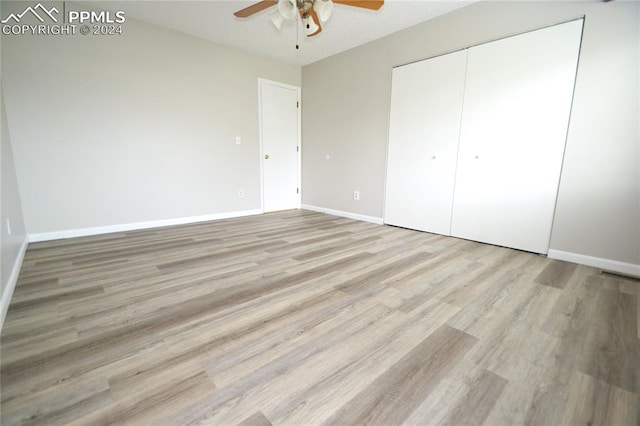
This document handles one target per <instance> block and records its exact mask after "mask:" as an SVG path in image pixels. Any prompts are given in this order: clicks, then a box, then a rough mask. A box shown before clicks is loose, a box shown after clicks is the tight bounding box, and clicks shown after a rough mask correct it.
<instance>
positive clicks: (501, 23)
mask: <svg viewBox="0 0 640 426" xmlns="http://www.w3.org/2000/svg"><path fill="white" fill-rule="evenodd" d="M639 9H640V3H638V2H625V1H615V2H608V3H605V2H570V1H569V2H560V1H554V2H479V3H476V4H473V5H471V6H468V7H465V8H463V9H460V10H457V11H454V12H452V13H450V14H447V15H444V16H441V17H439V18H436V19H434V20H432V21H428V22H425V23H422V24H419V25H417V26H414V27H411V28H409V29H407V30H404V31H401V32H398V33H395V34H392V35H390V36H388V37H385V38H383V39H380V40H377V41H374V42H372V43H369V44H367V45H365V46H361V47H359V48H356V49H353V50H350V51H348V52H344V53H342V54H339V55H336V56H333V57H331V58H328V59H325V60H323V61H319V62H316V63H314V64H311V65H308V66H305V67H303V69H302V81H303V88H304V90H303V105H304V108H303V111H302V112H303V141H304V149H303V204H305V205H312V206H316V207H321V208H326V209H331V210H337V211H343V212H348V213H355V214H360V215H365V216H369V217H378V218H380V217H382V215H383V197H384V193H383V192H384V179H385V161H386V146H387V134H388V122H389V105H390V93H391V69H392V67H393V66H396V65H401V64H405V63H409V62H413V61H416V60H420V59H424V58H428V57H431V56H435V55H438V54H442V53H445V52H450V51H454V50H458V49H461V48H464V47H468V46H471V45H475V44H479V43H482V42H486V41H490V40H495V39H498V38H502V37H505V36H508V35H512V34H516V33H520V32H524V31H528V30H532V29H536V28H540V27H543V26H548V25H552V24H556V23H559V22H563V21H567V20H571V19H575V18H578V17H582V16H585V17H586V18H585V27H584V40H583V44H582V53H581V58H580V65H579V70H578V75H577V86H576V93H575V101H574V110H573V115H572V119H571V124H570V132H569V138H568V142H567V149H566V156H565V162H564V170H563V174H562V181H561V186H560V192H559V199H558V205H557V211H556V217H555V224H554V228H553V234H552V243H551V249H552V250H551V251H550V254H551V252H552V251H553V252H554V253H555V254H556V255H560V256H562V255H564V254H566V253H570V254H574V255H577V256H574V258H573V260H576V261H581V260H585V259H590V258H595V259H604V260H606V261H607V262H608V263H607V264H611V263H616V262H619V263H621V264H624V265H623V266H632V267H633V268H637V265H638V264H640V179H639V176H640V174H639V173H640V172H639V170H640V165H639V161H638V159H639V158H640V154H639V149H640V146H639V145H640V143H639V139H640V137H639V130H638V117H639V112H640V111H639V107H638V96H639V93H638V75H639V71H640V70H639V67H638V51H639V49H640V45H639V36H638V34H640V25H639V16H640V15H639ZM327 154H328V155H329V156H330V159H329V160H326V159H325V155H327ZM354 189H359V190H360V198H361V201H354V200H353V199H352V192H353V190H354ZM634 265H635V266H634ZM614 266H615V265H614ZM623 269H624V268H623ZM634 271H636V269H634ZM636 273H637V272H636Z"/></svg>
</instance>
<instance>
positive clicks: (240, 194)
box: [238, 189, 244, 198]
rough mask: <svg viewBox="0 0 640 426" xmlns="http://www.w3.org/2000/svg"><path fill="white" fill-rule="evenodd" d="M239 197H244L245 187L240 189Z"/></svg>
mask: <svg viewBox="0 0 640 426" xmlns="http://www.w3.org/2000/svg"><path fill="white" fill-rule="evenodd" d="M238 197H240V198H243V197H244V189H241V190H239V191H238Z"/></svg>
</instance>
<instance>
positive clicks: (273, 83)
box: [258, 78, 302, 213]
mask: <svg viewBox="0 0 640 426" xmlns="http://www.w3.org/2000/svg"><path fill="white" fill-rule="evenodd" d="M263 85H271V86H275V87H281V88H284V89H290V90H295V92H296V94H297V102H298V114H297V117H296V118H297V123H296V126H297V129H298V131H297V141H296V143H297V146H298V155H297V158H298V164H297V170H298V173H297V174H298V176H297V177H296V179H297V182H296V185H297V187H298V194H297V201H296V208H297V209H300V207H301V205H302V126H301V123H302V100H301V88H300V86H293V85H290V84H286V83H280V82H278V81H273V80H267V79H264V78H258V134H259V141H260V211H261V212H262V213H264V212H265V211H264V162H263V157H264V140H263V137H262V86H263Z"/></svg>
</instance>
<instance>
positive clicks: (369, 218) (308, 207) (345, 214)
mask: <svg viewBox="0 0 640 426" xmlns="http://www.w3.org/2000/svg"><path fill="white" fill-rule="evenodd" d="M302 209H304V210H311V211H314V212H319V213H326V214H330V215H333V216H341V217H346V218H349V219H355V220H361V221H363V222H371V223H375V224H376V225H383V224H384V222H383V221H382V218H381V217H374V216H365V215H363V214H357V213H351V212H345V211H342V210H333V209H326V208H324V207H317V206H312V205H309V204H303V205H302Z"/></svg>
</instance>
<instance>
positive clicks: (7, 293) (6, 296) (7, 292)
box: [0, 236, 29, 330]
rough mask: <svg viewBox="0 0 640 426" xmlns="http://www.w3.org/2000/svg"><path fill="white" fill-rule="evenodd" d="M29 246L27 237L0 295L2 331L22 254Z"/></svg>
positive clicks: (16, 281) (18, 272)
mask: <svg viewBox="0 0 640 426" xmlns="http://www.w3.org/2000/svg"><path fill="white" fill-rule="evenodd" d="M28 245H29V238H28V237H27V236H25V237H24V241H23V242H22V245H21V246H20V251H18V257H17V258H16V261H15V262H14V263H13V268H11V275H9V281H8V282H7V287H6V288H5V289H4V292H3V293H2V299H0V310H1V312H0V330H2V326H3V325H4V319H5V317H6V316H7V311H8V310H9V303H10V302H11V296H13V290H15V288H16V284H17V283H18V276H19V275H20V268H22V261H23V260H24V254H25V253H26V251H27V246H28Z"/></svg>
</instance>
